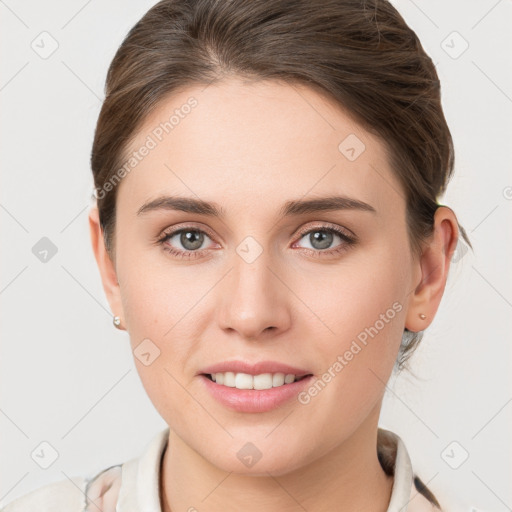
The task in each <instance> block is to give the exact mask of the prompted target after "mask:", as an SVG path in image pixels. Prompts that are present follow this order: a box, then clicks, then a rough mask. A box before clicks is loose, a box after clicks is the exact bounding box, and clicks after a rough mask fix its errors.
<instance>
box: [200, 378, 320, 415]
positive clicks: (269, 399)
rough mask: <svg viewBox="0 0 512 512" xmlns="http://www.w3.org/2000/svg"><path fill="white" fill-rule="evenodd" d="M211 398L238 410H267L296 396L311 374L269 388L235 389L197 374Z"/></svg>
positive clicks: (309, 380)
mask: <svg viewBox="0 0 512 512" xmlns="http://www.w3.org/2000/svg"><path fill="white" fill-rule="evenodd" d="M199 377H200V378H201V379H202V381H203V382H204V384H205V386H206V388H207V389H208V391H209V392H210V393H211V395H212V396H213V398H215V399H216V400H218V401H219V402H220V403H221V404H222V405H224V406H226V407H229V408H230V409H233V410H235V411H238V412H267V411H271V410H273V409H277V408H278V407H280V406H281V405H283V404H284V403H286V402H288V401H289V400H292V399H293V398H297V395H298V394H299V393H300V392H301V391H302V390H303V389H304V388H305V387H306V386H307V385H308V384H309V383H310V382H311V379H312V378H313V376H312V375H309V376H307V377H304V378H303V379H301V380H299V381H295V382H292V383H291V384H284V385H283V386H278V387H276V388H270V389H261V390H258V389H237V388H230V387H228V386H223V385H221V384H217V383H216V382H213V381H212V380H210V379H209V378H208V377H206V376H205V375H200V376H199Z"/></svg>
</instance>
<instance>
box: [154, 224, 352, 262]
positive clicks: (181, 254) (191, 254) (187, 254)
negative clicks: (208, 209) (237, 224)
mask: <svg viewBox="0 0 512 512" xmlns="http://www.w3.org/2000/svg"><path fill="white" fill-rule="evenodd" d="M188 231H191V232H196V233H203V234H205V235H207V236H208V237H209V238H213V237H212V236H211V235H210V233H208V232H207V231H204V230H202V229H198V228H195V227H193V226H190V227H187V226H185V227H184V228H179V229H175V230H173V231H169V232H164V233H163V236H162V237H161V238H160V239H158V240H157V243H158V244H160V245H162V246H163V249H164V250H165V251H167V252H169V253H170V254H171V255H172V256H175V257H177V258H189V259H190V258H197V257H199V256H201V255H202V253H203V252H206V251H208V249H202V250H200V251H179V250H177V249H175V248H174V247H171V246H169V245H166V244H165V242H167V240H169V239H170V238H172V237H173V236H174V235H177V234H179V233H182V232H188ZM319 231H324V232H327V233H334V234H335V235H338V236H339V237H340V238H341V239H342V241H343V243H341V244H340V245H338V246H337V247H335V248H334V249H326V250H320V249H309V248H307V247H305V248H301V250H302V251H306V252H308V253H309V254H312V255H313V256H315V257H322V256H321V255H323V254H327V255H331V256H332V255H334V254H339V253H342V252H344V251H346V250H348V249H349V248H350V247H351V246H353V245H354V244H355V243H356V242H357V238H356V237H355V236H354V237H351V236H349V235H347V233H345V232H344V231H342V230H341V229H339V228H336V227H333V226H325V225H324V226H315V227H313V228H310V229H308V230H305V231H301V232H300V233H299V235H298V236H299V240H300V239H301V238H303V237H304V236H305V235H308V234H310V233H315V232H319Z"/></svg>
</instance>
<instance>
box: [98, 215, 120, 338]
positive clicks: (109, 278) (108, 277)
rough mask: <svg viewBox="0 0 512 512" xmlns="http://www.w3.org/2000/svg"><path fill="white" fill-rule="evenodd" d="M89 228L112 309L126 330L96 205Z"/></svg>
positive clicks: (117, 286) (114, 273) (116, 284)
mask: <svg viewBox="0 0 512 512" xmlns="http://www.w3.org/2000/svg"><path fill="white" fill-rule="evenodd" d="M89 229H90V234H91V244H92V250H93V252H94V257H95V258H96V263H97V264H98V268H99V271H100V275H101V281H102V284H103V290H104V291H105V295H106V296H107V300H108V302H109V304H110V309H111V311H112V312H113V313H114V315H115V316H119V317H121V325H120V326H119V328H121V329H123V330H126V329H124V327H123V323H124V321H125V316H124V312H123V305H122V301H121V290H120V288H119V282H118V280H117V273H116V269H115V264H114V263H113V262H112V260H111V259H110V256H109V254H108V253H107V250H106V247H105V241H104V238H103V229H102V228H101V225H100V219H99V212H98V208H97V207H96V206H94V207H92V208H91V210H90V211H89Z"/></svg>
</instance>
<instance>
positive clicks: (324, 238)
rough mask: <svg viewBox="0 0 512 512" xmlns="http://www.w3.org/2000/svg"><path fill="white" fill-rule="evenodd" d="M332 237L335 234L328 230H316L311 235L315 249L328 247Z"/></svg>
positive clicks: (310, 238)
mask: <svg viewBox="0 0 512 512" xmlns="http://www.w3.org/2000/svg"><path fill="white" fill-rule="evenodd" d="M332 237H333V234H332V233H329V232H328V231H315V232H313V233H311V234H310V235H309V240H310V241H311V245H312V246H313V247H314V248H315V249H328V248H329V246H330V245H331V243H332ZM318 243H319V244H318Z"/></svg>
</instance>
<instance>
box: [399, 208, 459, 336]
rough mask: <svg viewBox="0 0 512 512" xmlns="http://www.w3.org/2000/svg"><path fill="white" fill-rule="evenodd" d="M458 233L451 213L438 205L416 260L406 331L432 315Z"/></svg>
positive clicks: (420, 326)
mask: <svg viewBox="0 0 512 512" xmlns="http://www.w3.org/2000/svg"><path fill="white" fill-rule="evenodd" d="M458 236H459V226H458V223H457V218H456V216H455V213H454V212H453V211H452V210H451V209H450V208H448V207H446V206H439V207H438V208H437V210H436V212H435V214H434V230H433V233H432V236H431V237H430V239H429V240H428V242H427V243H426V244H425V246H424V248H423V250H422V253H421V256H420V258H419V260H418V262H417V265H418V273H417V275H418V277H417V284H416V287H415V289H414V290H413V291H412V292H411V298H410V301H409V307H408V311H407V317H406V321H405V327H406V328H407V329H409V330H410V331H413V332H418V331H422V330H423V329H425V328H426V327H428V326H429V325H430V324H431V322H432V320H433V319H434V316H435V314H436V312H437V308H438V307H439V304H440V302H441V298H442V297H443V293H444V289H445V286H446V281H447V279H448V270H449V269H450V261H451V259H452V256H453V253H454V252H455V248H456V246H457V240H458ZM420 315H425V318H424V319H422V318H421V317H420Z"/></svg>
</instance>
